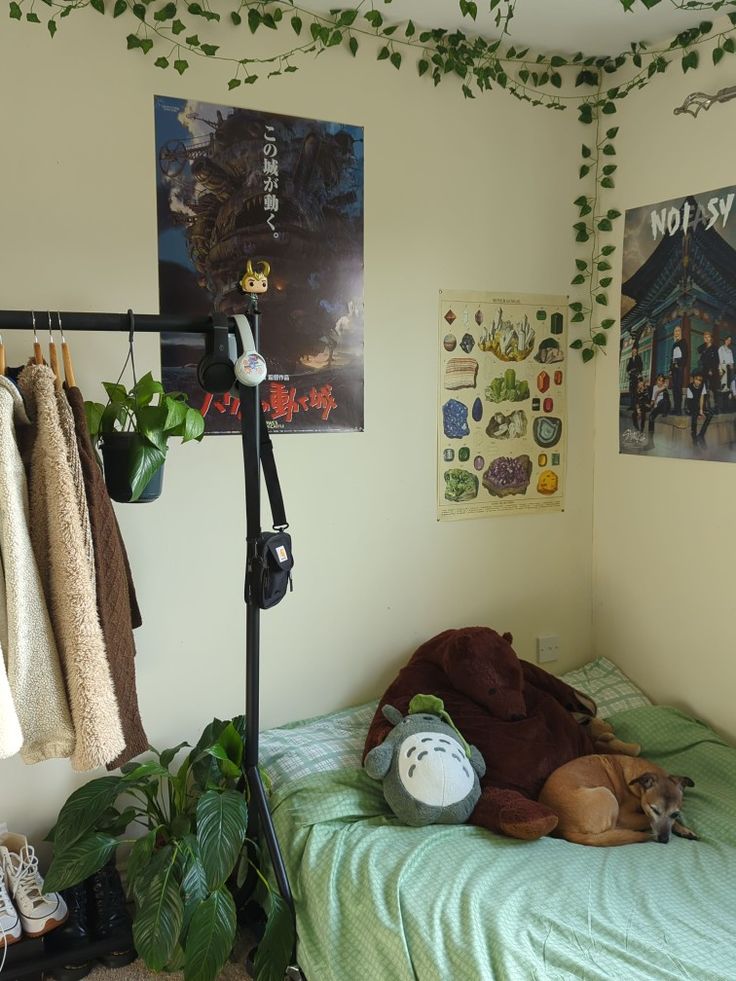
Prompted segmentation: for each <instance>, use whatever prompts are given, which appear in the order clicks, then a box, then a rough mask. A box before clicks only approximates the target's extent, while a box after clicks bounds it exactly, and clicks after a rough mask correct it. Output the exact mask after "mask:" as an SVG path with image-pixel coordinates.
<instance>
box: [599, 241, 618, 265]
mask: <svg viewBox="0 0 736 981" xmlns="http://www.w3.org/2000/svg"><path fill="white" fill-rule="evenodd" d="M615 251H616V246H615V245H604V246H603V248H602V249H601V255H612V254H613V253H614V252H615ZM608 268H609V269H610V268H611V267H610V266H609V267H608Z"/></svg>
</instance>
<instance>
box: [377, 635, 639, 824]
mask: <svg viewBox="0 0 736 981" xmlns="http://www.w3.org/2000/svg"><path fill="white" fill-rule="evenodd" d="M512 639H513V638H512V637H511V634H504V635H503V636H501V634H498V633H496V631H495V630H491V629H490V628H489V627H464V628H462V629H460V630H446V631H444V632H443V633H441V634H438V635H437V636H436V637H433V638H432V639H431V640H428V641H427V642H426V643H425V644H422V646H421V647H420V648H419V649H418V650H417V651H416V652H415V654H414V655H413V656H412V658H411V660H410V661H409V663H408V664H407V665H406V666H405V667H404V668H402V670H401V671H400V672H399V675H398V677H397V678H396V679H395V680H394V681H393V682H392V683H391V684H390V685H389V687H388V689H387V690H386V692H385V694H384V695H383V698H382V699H381V702H380V704H379V706H378V709H377V710H376V714H375V716H374V718H373V721H372V723H371V726H370V729H369V732H368V737H367V740H366V745H365V753H366V754H367V753H368V752H369V751H370V750H371V749H373V747H374V746H377V745H378V744H379V743H381V742H383V740H384V739H385V738H386V736H387V735H388V734H389V731H390V729H391V725H390V723H389V722H388V721H387V720H386V718H385V717H384V715H383V706H384V704H387V703H388V704H390V705H393V706H395V707H396V708H397V709H398V711H399V712H400V713H402V715H405V714H407V713H408V711H409V702H410V701H411V699H412V698H413V697H414V695H416V694H418V693H424V694H431V695H436V696H437V697H439V698H441V699H442V700H443V702H444V706H445V709H446V711H447V712H448V713H449V714H450V716H451V717H452V720H453V722H454V724H455V725H456V726H457V728H458V730H459V731H460V732H461V733H462V734H463V736H464V738H465V739H466V740H467V741H468V742H469V743H472V744H473V745H475V746H477V747H478V749H479V750H480V752H481V753H482V755H483V756H484V758H485V761H486V767H487V769H486V774H485V777H484V778H483V779H482V780H481V788H482V793H481V797H480V800H479V801H478V804H477V805H476V807H475V809H474V811H473V813H472V814H471V816H470V818H469V823H470V824H475V825H479V826H480V827H484V828H488V829H489V830H490V831H494V832H497V833H500V834H505V835H509V836H510V837H513V838H522V839H527V840H531V839H534V838H540V837H542V836H543V835H545V834H548V833H549V832H550V831H551V830H552V829H553V828H554V827H555V825H556V824H557V817H556V816H555V814H553V813H552V811H551V810H550V809H549V808H547V807H545V806H544V805H543V804H540V803H539V802H538V801H537V796H538V794H539V792H540V790H541V789H542V785H543V784H544V782H545V780H546V779H547V777H548V776H549V775H550V773H552V771H553V770H556V769H557V767H559V766H562V764H563V763H567V761H568V760H571V759H575V758H577V757H578V756H586V755H588V754H590V753H594V752H596V748H597V747H596V740H597V739H601V738H603V739H605V740H606V741H605V742H603V743H599V744H598V745H599V746H600V751H603V752H611V751H612V748H611V745H612V744H611V742H610V741H608V740H610V738H612V731H611V728H610V726H609V725H608V724H607V723H602V722H601V720H595V722H594V723H593V717H594V716H595V703H594V702H593V701H592V699H589V698H588V697H587V696H585V695H583V694H582V693H581V692H578V691H576V690H575V689H574V688H571V687H570V686H569V685H567V684H565V683H564V682H563V681H560V680H559V679H558V678H555V677H554V676H552V675H550V674H548V673H547V672H546V671H543V670H542V669H541V668H538V667H537V666H536V665H533V664H529V663H528V662H526V661H520V660H519V658H518V657H517V656H516V654H515V653H514V649H513V648H512V646H511V644H512ZM576 716H577V718H578V719H579V720H581V721H583V722H587V723H588V724H584V725H580V724H579V723H578V721H576ZM599 723H600V725H599ZM591 724H592V725H591ZM619 745H625V744H619ZM631 748H632V750H633V749H638V747H631ZM613 751H615V750H613ZM619 751H621V750H619ZM631 755H635V753H633V752H632V753H631Z"/></svg>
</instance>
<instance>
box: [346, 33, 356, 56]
mask: <svg viewBox="0 0 736 981" xmlns="http://www.w3.org/2000/svg"><path fill="white" fill-rule="evenodd" d="M348 47H349V48H350V53H351V54H352V56H353V58H354V57H355V56H356V55H357V53H358V39H357V37H351V38H350V40H349V41H348Z"/></svg>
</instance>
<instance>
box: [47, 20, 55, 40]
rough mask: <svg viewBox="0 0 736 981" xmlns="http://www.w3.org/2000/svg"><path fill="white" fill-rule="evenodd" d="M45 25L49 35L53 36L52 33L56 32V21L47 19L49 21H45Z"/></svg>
mask: <svg viewBox="0 0 736 981" xmlns="http://www.w3.org/2000/svg"><path fill="white" fill-rule="evenodd" d="M46 27H47V28H48V30H49V34H50V35H51V37H53V36H54V34H56V30H57V23H56V21H55V20H49V21H47V22H46Z"/></svg>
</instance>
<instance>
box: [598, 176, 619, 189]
mask: <svg viewBox="0 0 736 981" xmlns="http://www.w3.org/2000/svg"><path fill="white" fill-rule="evenodd" d="M615 186H616V185H615V184H614V182H613V181H612V180H611V178H610V177H604V178H603V180H602V181H601V187H615Z"/></svg>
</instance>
